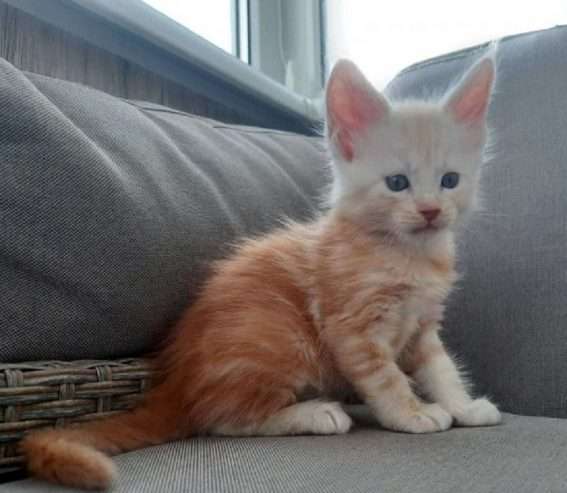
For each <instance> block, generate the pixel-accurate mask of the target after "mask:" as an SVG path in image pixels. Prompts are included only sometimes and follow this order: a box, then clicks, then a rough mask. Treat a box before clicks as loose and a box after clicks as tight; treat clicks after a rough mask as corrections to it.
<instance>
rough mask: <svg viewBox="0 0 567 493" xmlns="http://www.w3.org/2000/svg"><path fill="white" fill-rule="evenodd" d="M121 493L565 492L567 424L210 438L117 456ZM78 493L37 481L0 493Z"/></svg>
mask: <svg viewBox="0 0 567 493" xmlns="http://www.w3.org/2000/svg"><path fill="white" fill-rule="evenodd" d="M117 463H118V466H119V471H120V474H121V476H120V480H119V482H118V484H117V485H116V488H115V489H113V493H146V492H147V493H150V492H151V493H153V492H167V493H175V492H179V493H182V492H191V493H220V492H230V493H238V492H242V493H253V492H262V493H264V492H290V493H291V492H298V493H346V492H348V493H355V492H357V493H363V492H368V493H376V492H380V493H416V492H419V493H457V492H467V493H487V492H498V493H552V492H553V493H559V492H563V491H565V485H566V484H567V468H566V467H565V465H566V464H567V421H564V420H558V419H552V418H530V417H519V416H512V415H507V416H506V417H505V423H504V425H502V426H497V427H494V428H484V429H482V428H477V429H470V428H469V429H452V430H450V431H448V432H444V433H437V434H433V435H406V434H398V433H391V432H385V431H382V430H380V429H378V428H376V427H370V426H367V427H363V428H357V429H355V430H354V431H353V432H351V433H349V434H348V435H343V436H331V437H281V438H231V439H227V438H204V439H193V440H188V441H184V442H179V443H174V444H168V445H163V446H158V447H153V448H149V449H145V450H141V451H138V452H133V453H129V454H126V455H122V456H119V457H117ZM70 491H73V490H69V489H64V488H59V487H55V486H51V487H50V486H47V485H46V484H45V483H40V482H38V481H34V480H25V481H21V482H15V483H10V484H7V485H4V486H0V493H35V492H37V493H39V492H42V493H43V492H45V493H55V492H61V493H63V492H70Z"/></svg>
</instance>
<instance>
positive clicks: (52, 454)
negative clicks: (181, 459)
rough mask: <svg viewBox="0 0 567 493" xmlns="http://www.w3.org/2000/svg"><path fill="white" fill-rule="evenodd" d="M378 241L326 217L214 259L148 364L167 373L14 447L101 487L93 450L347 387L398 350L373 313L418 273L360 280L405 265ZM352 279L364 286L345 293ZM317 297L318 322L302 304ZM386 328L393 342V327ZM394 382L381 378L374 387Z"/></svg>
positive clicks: (238, 423)
mask: <svg viewBox="0 0 567 493" xmlns="http://www.w3.org/2000/svg"><path fill="white" fill-rule="evenodd" d="M345 239H346V241H345ZM377 248H380V243H379V242H377V241H376V239H375V238H372V237H370V236H367V235H365V234H363V233H362V232H360V231H357V228H356V225H354V224H350V223H348V222H347V221H344V220H342V219H336V218H332V217H331V218H323V219H321V220H319V221H318V222H314V223H312V224H307V225H299V224H295V225H293V226H291V227H289V228H287V229H285V230H282V231H279V232H277V233H275V234H273V235H271V236H269V237H267V238H264V239H260V240H251V241H248V242H246V243H245V244H244V245H243V246H241V247H240V248H239V249H238V251H237V252H236V254H235V255H234V256H233V257H231V258H230V259H229V260H225V261H221V262H219V263H218V264H217V266H216V274H215V275H213V276H212V278H211V279H210V280H209V281H208V283H207V284H206V285H205V287H204V289H203V292H202V294H201V296H200V298H199V300H198V301H197V302H196V303H195V304H194V305H193V306H192V307H191V308H190V309H189V310H188V311H187V313H186V314H185V316H184V317H183V318H182V319H181V320H180V321H179V323H178V325H177V327H176V329H175V330H174V336H173V339H172V341H170V343H169V344H168V345H167V347H166V349H165V351H164V352H163V354H162V355H161V357H160V358H159V359H158V361H157V363H156V364H157V365H158V368H160V369H161V370H162V372H163V378H162V380H163V381H162V382H161V383H158V384H157V386H156V388H155V389H154V390H153V391H152V392H151V393H150V394H149V395H148V398H147V399H146V404H144V405H143V406H142V407H140V408H139V409H137V410H134V411H133V412H128V413H124V414H120V415H118V416H116V417H111V418H109V419H107V420H102V421H95V422H92V423H88V424H84V425H79V426H78V427H76V428H69V429H62V430H48V431H40V432H37V433H34V434H31V435H29V436H28V437H27V438H26V439H25V440H24V441H23V443H22V450H23V451H24V453H25V454H26V455H27V457H28V464H29V469H30V471H31V472H32V473H33V474H34V475H36V476H38V477H41V478H44V479H46V480H49V481H53V482H60V483H64V484H68V485H71V486H80V487H86V488H103V487H106V486H108V485H109V484H110V482H111V480H112V478H113V476H114V470H113V468H112V465H111V463H110V462H109V461H108V459H107V458H106V457H105V456H104V455H102V454H101V453H100V452H98V451H97V450H99V451H102V452H105V453H107V454H116V453H119V452H124V451H127V450H131V449H134V448H138V447H141V446H147V445H151V444H155V443H160V442H162V441H166V440H172V439H176V438H182V437H187V436H190V435H194V434H203V433H208V432H213V431H214V430H215V429H216V428H219V427H222V426H230V427H245V426H250V425H254V424H259V423H262V422H263V421H265V420H266V419H268V418H269V417H270V416H272V415H274V414H275V413H276V412H278V411H279V410H281V409H283V408H285V407H287V406H290V405H291V404H293V403H295V402H297V401H299V400H301V398H302V396H303V395H304V394H305V393H306V392H308V391H309V390H310V389H311V391H312V390H315V391H316V392H317V394H319V395H323V396H325V395H326V396H332V395H337V394H340V393H341V392H342V391H344V390H345V376H346V378H347V379H354V380H359V379H364V378H365V377H366V376H370V375H372V374H374V373H375V372H376V371H377V370H379V369H380V368H381V367H382V366H383V365H384V364H385V362H387V361H388V360H389V359H390V356H389V355H388V354H387V353H388V351H393V352H398V351H399V349H400V348H389V349H387V348H381V347H379V346H378V345H373V344H368V340H367V338H368V337H370V336H371V334H369V332H370V328H369V327H370V325H369V322H371V321H377V322H379V321H380V320H381V319H382V318H384V319H398V318H399V316H400V315H399V313H397V312H396V310H395V309H394V307H396V306H401V304H402V303H403V302H404V300H405V299H407V298H408V297H409V296H413V295H416V294H417V295H418V291H419V283H418V282H416V281H415V280H412V279H409V278H408V279H404V277H403V276H402V275H401V273H399V272H396V271H393V272H391V273H390V274H384V278H383V280H382V282H371V279H366V278H367V277H368V276H369V273H371V272H376V271H380V269H381V268H383V266H384V265H396V264H400V263H401V264H402V265H403V262H401V257H400V256H402V255H403V254H402V253H399V252H394V251H392V250H391V249H388V248H387V247H386V246H382V248H383V250H382V252H378V254H377V250H376V249H377ZM444 255H448V254H444ZM398 257H399V258H398ZM437 260H438V258H437V257H435V258H434V259H433V260H432V259H427V258H424V259H422V260H420V261H419V267H420V269H423V270H424V271H426V270H430V271H431V273H432V274H435V275H437V276H438V277H439V282H440V283H442V284H443V285H445V284H446V286H447V288H448V285H449V283H450V282H451V273H450V272H448V273H444V274H441V273H438V272H439V271H438V270H436V268H435V261H437ZM361 267H362V268H361ZM355 286H359V288H358V289H359V290H360V292H361V293H362V296H358V295H355V296H353V294H355V293H353V289H354V287H355ZM314 296H316V297H317V299H319V300H320V314H319V318H320V319H319V320H316V319H315V317H314V316H313V314H312V313H311V311H310V308H309V303H310V300H311V299H313V297H314ZM323 320H324V321H325V323H322V321H323ZM388 337H390V338H391V340H392V341H393V342H394V341H397V342H394V345H397V346H399V345H400V342H399V337H400V336H399V333H398V332H397V331H392V333H391V334H388ZM335 346H344V347H345V348H346V353H345V354H346V357H347V358H348V360H349V361H350V363H349V364H350V365H351V366H352V369H351V371H350V372H349V374H348V375H345V374H344V371H341V369H339V368H338V367H337V365H336V362H335V360H334V358H335V355H336V354H340V353H341V351H342V349H341V348H340V347H335ZM394 385H395V377H389V378H388V379H386V380H385V381H384V382H383V384H382V386H381V387H380V389H382V390H383V389H385V388H391V387H393V386H394Z"/></svg>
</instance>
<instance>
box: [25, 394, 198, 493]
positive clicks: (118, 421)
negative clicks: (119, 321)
mask: <svg viewBox="0 0 567 493" xmlns="http://www.w3.org/2000/svg"><path fill="white" fill-rule="evenodd" d="M155 390H156V391H151V392H150V394H149V395H148V399H146V400H145V402H144V404H142V405H141V406H140V407H138V408H135V409H134V410H132V411H129V412H124V413H120V414H117V415H114V416H110V417H109V418H106V419H102V420H99V421H92V422H89V423H85V424H81V425H79V426H75V427H70V428H63V429H48V430H40V431H37V432H35V433H31V434H30V435H28V436H27V437H26V438H24V440H22V443H21V450H22V452H23V453H24V455H25V456H26V458H27V466H28V469H29V471H30V473H31V474H32V475H34V476H36V477H38V478H41V479H45V480H47V481H50V482H53V483H59V484H64V485H66V486H73V487H79V488H84V489H94V490H103V489H106V488H108V487H109V486H110V484H111V483H112V481H113V480H114V478H115V476H116V471H115V467H114V464H113V462H112V460H111V459H110V458H109V456H108V455H114V454H118V453H120V452H127V451H129V450H135V449H138V448H141V447H145V446H148V445H157V444H159V443H163V442H166V441H169V440H173V439H176V438H178V437H180V436H187V434H189V432H188V430H187V429H186V427H185V426H184V425H183V424H182V423H181V409H180V406H175V402H171V400H170V401H169V402H168V400H167V399H165V395H164V393H163V392H160V391H159V389H155ZM106 454H108V455H106Z"/></svg>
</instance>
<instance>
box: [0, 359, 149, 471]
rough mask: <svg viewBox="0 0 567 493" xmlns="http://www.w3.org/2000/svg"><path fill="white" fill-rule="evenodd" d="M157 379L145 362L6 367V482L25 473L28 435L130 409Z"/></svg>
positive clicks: (0, 416)
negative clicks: (21, 452) (23, 443)
mask: <svg viewBox="0 0 567 493" xmlns="http://www.w3.org/2000/svg"><path fill="white" fill-rule="evenodd" d="M151 376H152V371H151V369H150V365H149V363H148V361H147V360H144V359H125V360H116V361H74V362H69V363H63V362H57V361H49V362H36V363H21V364H0V477H1V476H2V475H3V474H6V473H8V472H11V471H14V470H17V469H21V468H22V465H23V463H22V458H21V457H19V456H18V454H17V443H18V441H19V440H20V439H21V438H22V436H23V435H24V434H25V433H26V432H27V431H28V430H31V429H33V428H39V427H42V426H62V425H64V424H66V423H71V422H75V421H86V420H91V419H95V418H99V417H103V416H108V415H110V414H112V413H115V412H116V411H121V410H124V409H128V408H130V407H132V406H133V405H134V404H135V403H136V402H137V401H138V400H139V399H140V396H141V393H142V392H144V390H145V389H146V388H148V386H149V385H150V380H151Z"/></svg>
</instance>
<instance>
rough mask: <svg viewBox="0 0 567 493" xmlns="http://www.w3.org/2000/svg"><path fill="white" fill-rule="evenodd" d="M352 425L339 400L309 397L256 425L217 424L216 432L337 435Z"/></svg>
mask: <svg viewBox="0 0 567 493" xmlns="http://www.w3.org/2000/svg"><path fill="white" fill-rule="evenodd" d="M351 426H352V420H351V418H350V416H349V415H348V414H347V413H345V411H344V410H343V408H342V407H341V405H340V404H339V403H338V402H326V401H321V400H311V401H305V402H300V403H297V404H293V405H291V406H288V407H284V408H283V409H281V410H280V411H278V412H277V413H276V414H274V415H273V416H270V417H269V418H268V419H267V420H266V421H264V422H263V423H261V424H258V425H255V426H254V425H248V426H244V427H240V428H236V427H233V426H229V425H223V426H219V427H217V428H216V429H215V430H214V434H215V435H227V436H260V435H266V436H278V435H336V434H342V433H347V432H348V431H349V430H350V427H351Z"/></svg>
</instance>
